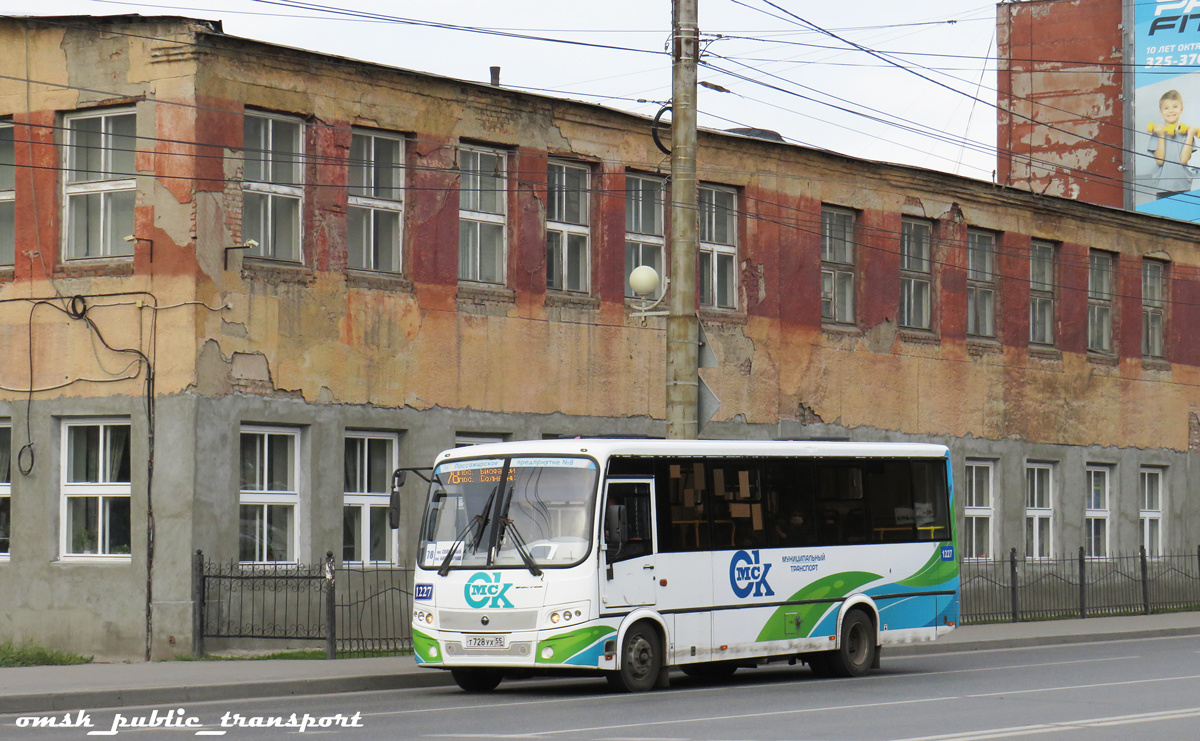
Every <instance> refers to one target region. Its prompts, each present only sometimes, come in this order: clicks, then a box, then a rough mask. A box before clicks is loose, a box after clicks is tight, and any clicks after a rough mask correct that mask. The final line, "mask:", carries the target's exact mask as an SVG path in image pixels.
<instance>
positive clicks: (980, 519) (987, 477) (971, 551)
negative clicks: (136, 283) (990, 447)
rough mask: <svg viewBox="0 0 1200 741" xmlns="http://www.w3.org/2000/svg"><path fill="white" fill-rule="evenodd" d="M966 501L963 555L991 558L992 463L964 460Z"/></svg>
mask: <svg viewBox="0 0 1200 741" xmlns="http://www.w3.org/2000/svg"><path fill="white" fill-rule="evenodd" d="M966 473H967V475H966V502H965V505H964V509H963V514H964V520H963V524H964V525H965V527H964V528H963V557H964V558H991V557H992V554H993V553H994V550H993V548H992V463H991V461H967V471H966Z"/></svg>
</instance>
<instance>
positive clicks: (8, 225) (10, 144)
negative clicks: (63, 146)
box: [0, 121, 17, 267]
mask: <svg viewBox="0 0 1200 741" xmlns="http://www.w3.org/2000/svg"><path fill="white" fill-rule="evenodd" d="M15 132H16V129H14V128H13V125H12V122H11V121H0V267H10V266H13V265H15V264H16V249H17V244H16V242H17V224H16V221H17V214H16V211H17V166H16V142H15V139H16V134H15Z"/></svg>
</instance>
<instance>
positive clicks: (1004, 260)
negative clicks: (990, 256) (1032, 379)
mask: <svg viewBox="0 0 1200 741" xmlns="http://www.w3.org/2000/svg"><path fill="white" fill-rule="evenodd" d="M996 284H997V287H998V289H999V291H998V292H999V295H998V296H997V297H996V312H997V313H996V331H997V333H998V335H999V337H1000V339H1001V341H1002V342H1003V343H1004V344H1005V345H1009V346H1012V347H1014V348H1018V349H1020V350H1027V349H1028V347H1029V237H1028V236H1026V235H1023V234H1013V233H1011V232H1004V233H1003V234H1000V235H998V237H997V239H996Z"/></svg>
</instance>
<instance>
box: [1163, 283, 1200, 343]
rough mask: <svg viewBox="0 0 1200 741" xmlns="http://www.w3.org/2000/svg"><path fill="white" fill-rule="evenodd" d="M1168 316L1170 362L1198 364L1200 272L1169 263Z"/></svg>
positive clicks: (1167, 333)
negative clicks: (1197, 334) (1197, 333)
mask: <svg viewBox="0 0 1200 741" xmlns="http://www.w3.org/2000/svg"><path fill="white" fill-rule="evenodd" d="M1167 297H1168V299H1169V300H1168V303H1167V316H1166V325H1167V326H1166V329H1165V335H1166V337H1165V338H1164V339H1165V341H1166V348H1165V351H1166V356H1167V360H1168V361H1170V362H1171V363H1184V364H1186V365H1200V342H1197V341H1196V328H1197V327H1198V326H1200V271H1197V270H1196V269H1194V268H1182V267H1180V266H1178V265H1175V264H1172V265H1170V266H1168V268H1167Z"/></svg>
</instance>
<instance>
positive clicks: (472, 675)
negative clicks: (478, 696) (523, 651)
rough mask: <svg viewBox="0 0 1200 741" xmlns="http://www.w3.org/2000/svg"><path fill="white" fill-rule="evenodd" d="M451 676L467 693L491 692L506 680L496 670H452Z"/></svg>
mask: <svg viewBox="0 0 1200 741" xmlns="http://www.w3.org/2000/svg"><path fill="white" fill-rule="evenodd" d="M450 676H452V677H454V682H455V683H456V684H457V685H458V686H459V687H462V688H463V689H464V690H466V691H467V692H491V691H492V690H494V689H496V686H497V685H499V684H500V680H501V679H504V675H503V674H501V673H500V672H498V671H496V670H495V669H451V670H450Z"/></svg>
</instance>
